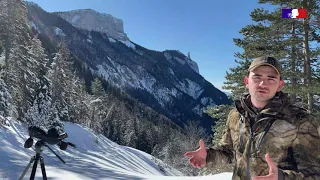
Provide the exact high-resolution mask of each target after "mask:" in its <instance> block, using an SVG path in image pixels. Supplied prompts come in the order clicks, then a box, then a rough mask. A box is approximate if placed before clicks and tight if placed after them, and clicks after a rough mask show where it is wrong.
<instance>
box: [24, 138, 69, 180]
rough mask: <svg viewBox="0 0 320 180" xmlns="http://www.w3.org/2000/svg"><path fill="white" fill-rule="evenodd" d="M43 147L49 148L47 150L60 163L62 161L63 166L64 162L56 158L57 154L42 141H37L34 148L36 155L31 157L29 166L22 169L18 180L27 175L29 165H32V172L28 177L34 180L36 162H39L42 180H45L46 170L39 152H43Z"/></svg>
mask: <svg viewBox="0 0 320 180" xmlns="http://www.w3.org/2000/svg"><path fill="white" fill-rule="evenodd" d="M43 146H46V147H47V148H49V150H50V151H51V152H52V153H53V154H54V155H56V156H57V158H59V159H60V161H62V162H63V163H64V164H65V161H64V160H63V159H62V158H61V157H60V156H58V154H56V153H55V152H54V151H53V150H52V149H51V148H50V147H49V146H48V145H47V144H46V143H45V142H44V140H39V141H37V143H36V144H35V148H36V155H34V156H33V157H31V160H30V162H29V164H28V165H27V167H26V168H25V169H24V171H23V173H22V174H21V176H20V178H19V180H22V179H23V177H24V176H25V174H26V173H27V171H28V170H29V168H30V166H31V164H32V163H33V167H32V171H31V176H30V180H34V177H35V175H36V170H37V166H38V162H39V160H40V166H41V172H42V178H43V179H44V180H47V174H46V169H45V166H44V160H43V157H42V156H41V152H42V151H43Z"/></svg>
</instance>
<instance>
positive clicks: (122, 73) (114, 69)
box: [97, 60, 179, 107]
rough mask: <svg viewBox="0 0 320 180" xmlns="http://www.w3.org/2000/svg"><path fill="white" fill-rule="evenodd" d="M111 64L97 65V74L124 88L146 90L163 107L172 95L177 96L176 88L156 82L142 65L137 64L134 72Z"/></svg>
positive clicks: (171, 99) (170, 100) (125, 67)
mask: <svg viewBox="0 0 320 180" xmlns="http://www.w3.org/2000/svg"><path fill="white" fill-rule="evenodd" d="M110 62H111V64H112V65H108V64H106V63H105V64H103V65H98V66H97V68H98V74H100V75H102V76H103V77H104V78H105V79H106V80H109V81H111V82H113V83H114V85H115V86H117V87H120V88H124V87H129V88H135V89H142V90H146V91H147V92H149V93H150V94H152V95H154V97H155V98H156V99H157V100H158V102H159V104H160V105H161V106H163V107H165V106H166V105H168V104H170V103H171V102H172V101H173V97H177V96H179V92H178V91H177V89H175V88H173V89H168V88H167V87H164V86H160V85H159V84H157V83H156V82H157V80H156V78H155V77H153V76H152V75H151V74H150V73H148V72H147V71H146V70H145V69H144V68H143V67H142V66H139V67H138V68H137V70H136V71H135V72H133V71H132V70H131V69H130V68H128V67H127V66H124V65H120V64H118V63H116V62H113V61H111V60H110Z"/></svg>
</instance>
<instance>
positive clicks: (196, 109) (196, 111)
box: [192, 104, 203, 117]
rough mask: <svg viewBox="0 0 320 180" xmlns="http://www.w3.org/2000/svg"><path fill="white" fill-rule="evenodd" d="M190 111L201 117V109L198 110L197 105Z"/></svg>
mask: <svg viewBox="0 0 320 180" xmlns="http://www.w3.org/2000/svg"><path fill="white" fill-rule="evenodd" d="M192 111H193V112H194V113H196V114H199V115H200V116H201V117H202V115H203V108H200V105H199V104H197V105H196V107H194V108H193V109H192Z"/></svg>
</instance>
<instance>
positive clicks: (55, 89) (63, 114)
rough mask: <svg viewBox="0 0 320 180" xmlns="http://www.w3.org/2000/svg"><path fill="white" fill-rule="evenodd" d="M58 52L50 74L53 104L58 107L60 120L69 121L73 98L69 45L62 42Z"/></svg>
mask: <svg viewBox="0 0 320 180" xmlns="http://www.w3.org/2000/svg"><path fill="white" fill-rule="evenodd" d="M57 49H58V52H57V53H56V55H55V57H54V58H53V59H54V60H53V62H52V64H51V65H52V71H51V72H50V73H49V75H48V76H49V79H50V80H51V87H52V92H51V94H52V103H53V104H55V105H56V108H57V111H58V114H59V118H60V119H61V120H62V121H69V107H70V101H71V100H70V97H71V89H72V88H71V84H72V73H71V70H70V62H69V58H70V52H69V51H68V49H67V45H66V44H65V43H64V42H62V43H59V44H58V47H57Z"/></svg>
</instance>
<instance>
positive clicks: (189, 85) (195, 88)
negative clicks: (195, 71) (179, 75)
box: [176, 79, 203, 99]
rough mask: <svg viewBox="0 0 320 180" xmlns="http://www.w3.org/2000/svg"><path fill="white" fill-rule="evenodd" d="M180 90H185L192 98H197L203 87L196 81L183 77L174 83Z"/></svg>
mask: <svg viewBox="0 0 320 180" xmlns="http://www.w3.org/2000/svg"><path fill="white" fill-rule="evenodd" d="M176 86H177V88H179V89H180V90H181V91H183V92H185V93H186V94H188V95H189V96H191V97H193V99H197V98H198V97H199V96H200V95H201V93H202V92H203V88H202V87H201V86H200V85H199V84H198V83H196V82H193V81H191V80H189V79H184V80H183V82H180V84H177V85H176Z"/></svg>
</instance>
